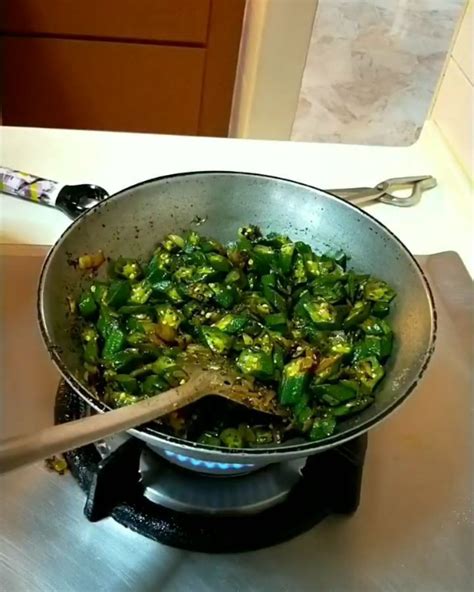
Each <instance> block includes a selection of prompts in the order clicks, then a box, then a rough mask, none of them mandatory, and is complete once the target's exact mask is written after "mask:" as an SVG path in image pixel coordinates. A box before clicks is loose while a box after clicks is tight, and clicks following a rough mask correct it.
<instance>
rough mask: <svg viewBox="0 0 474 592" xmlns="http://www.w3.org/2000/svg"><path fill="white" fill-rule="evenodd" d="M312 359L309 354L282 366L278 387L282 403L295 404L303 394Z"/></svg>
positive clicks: (308, 377)
mask: <svg viewBox="0 0 474 592" xmlns="http://www.w3.org/2000/svg"><path fill="white" fill-rule="evenodd" d="M313 363H314V362H313V359H312V358H311V357H309V356H305V357H302V358H296V359H295V360H291V362H289V363H288V364H286V366H285V367H284V368H283V374H282V379H281V383H280V389H279V393H278V395H279V398H280V403H282V405H295V404H296V403H297V402H298V401H299V399H301V397H302V396H303V394H304V392H305V390H306V387H307V386H308V382H309V379H310V370H311V369H312V367H313Z"/></svg>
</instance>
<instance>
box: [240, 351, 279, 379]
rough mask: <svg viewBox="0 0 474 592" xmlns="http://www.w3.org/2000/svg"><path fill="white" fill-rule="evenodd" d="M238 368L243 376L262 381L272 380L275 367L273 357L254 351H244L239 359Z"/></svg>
mask: <svg viewBox="0 0 474 592" xmlns="http://www.w3.org/2000/svg"><path fill="white" fill-rule="evenodd" d="M237 366H238V368H239V370H240V371H241V372H242V374H244V375H246V376H254V377H255V378H260V379H261V380H266V379H269V378H272V376H273V371H274V366H273V359H272V357H271V355H269V354H267V353H265V352H263V351H260V350H256V349H255V350H252V349H244V350H242V351H241V352H240V355H239V357H238V358H237Z"/></svg>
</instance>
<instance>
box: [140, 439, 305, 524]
mask: <svg viewBox="0 0 474 592" xmlns="http://www.w3.org/2000/svg"><path fill="white" fill-rule="evenodd" d="M305 464H306V458H302V459H297V460H294V461H290V462H286V463H277V464H273V465H267V466H265V467H263V468H261V469H259V470H258V471H255V472H253V473H248V474H246V475H245V476H242V477H239V476H235V475H232V476H228V477H223V476H222V474H219V476H215V475H207V474H199V473H197V472H195V471H188V470H186V469H179V468H176V466H174V465H172V464H170V463H169V462H166V461H164V460H163V459H162V458H160V457H158V456H156V454H154V453H153V452H151V451H150V450H148V449H146V448H145V449H144V450H143V452H142V455H141V458H140V473H141V476H142V484H143V486H144V495H145V497H147V498H148V499H149V500H151V501H152V502H155V503H156V504H161V505H162V506H165V507H167V508H170V509H172V510H177V511H180V512H188V513H195V514H207V515H209V514H214V515H221V516H222V515H233V516H235V515H237V514H253V513H256V512H261V511H262V510H265V509H267V508H271V507H272V506H274V505H276V504H278V503H280V502H283V501H284V500H285V499H286V498H287V497H288V495H289V493H290V491H291V490H292V488H293V487H294V486H295V485H296V484H297V483H298V481H300V480H301V469H302V468H303V467H304V465H305Z"/></svg>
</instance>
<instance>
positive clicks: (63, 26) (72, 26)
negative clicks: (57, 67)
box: [0, 0, 228, 44]
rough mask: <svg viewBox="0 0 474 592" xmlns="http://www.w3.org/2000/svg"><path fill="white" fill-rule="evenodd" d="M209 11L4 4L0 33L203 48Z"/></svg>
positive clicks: (149, 0) (29, 1)
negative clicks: (193, 44)
mask: <svg viewBox="0 0 474 592" xmlns="http://www.w3.org/2000/svg"><path fill="white" fill-rule="evenodd" d="M227 1H228V0H225V2H227ZM209 8H210V0H4V1H3V3H2V17H1V22H0V30H1V31H4V32H7V33H15V34H21V35H42V34H44V35H52V36H64V37H74V36H75V37H97V38H101V39H129V40H136V41H139V40H148V41H168V42H173V43H196V44H198V43H199V44H204V43H205V42H206V39H207V26H208V20H209Z"/></svg>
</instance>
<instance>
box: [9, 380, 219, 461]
mask: <svg viewBox="0 0 474 592" xmlns="http://www.w3.org/2000/svg"><path fill="white" fill-rule="evenodd" d="M209 386H210V380H209V377H208V376H207V374H206V373H202V374H199V375H196V376H193V377H191V379H190V380H188V382H187V383H185V384H183V385H181V386H179V387H177V388H173V389H171V390H169V391H166V392H164V393H161V394H159V395H156V396H155V397H151V398H150V399H145V400H143V401H140V402H139V403H136V404H134V405H129V406H127V407H120V408H119V409H113V410H112V411H107V412H106V413H99V414H97V415H91V416H89V417H84V418H82V419H78V420H76V421H70V422H68V423H63V424H60V425H55V426H52V427H50V428H46V429H44V430H41V431H40V432H35V433H33V434H26V435H24V436H18V437H14V438H10V439H8V440H4V441H3V442H0V473H6V472H7V471H11V470H13V469H16V468H18V467H21V466H23V465H27V464H30V463H33V462H36V461H38V460H42V459H44V458H46V457H48V456H50V455H52V454H56V453H59V452H65V451H67V450H71V449H72V448H77V447H79V446H85V445H86V444H90V443H91V442H96V441H97V440H100V439H101V438H105V437H107V436H110V435H112V434H115V433H117V432H120V431H123V430H128V429H130V428H133V427H136V426H137V425H140V424H143V423H146V422H147V421H151V420H153V419H156V418H157V417H161V416H163V415H166V414H167V413H170V412H171V411H175V410H176V409H180V408H181V407H185V406H186V405H189V404H190V403H193V402H194V401H197V400H198V399H200V398H201V397H203V396H204V395H206V394H208V392H209Z"/></svg>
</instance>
